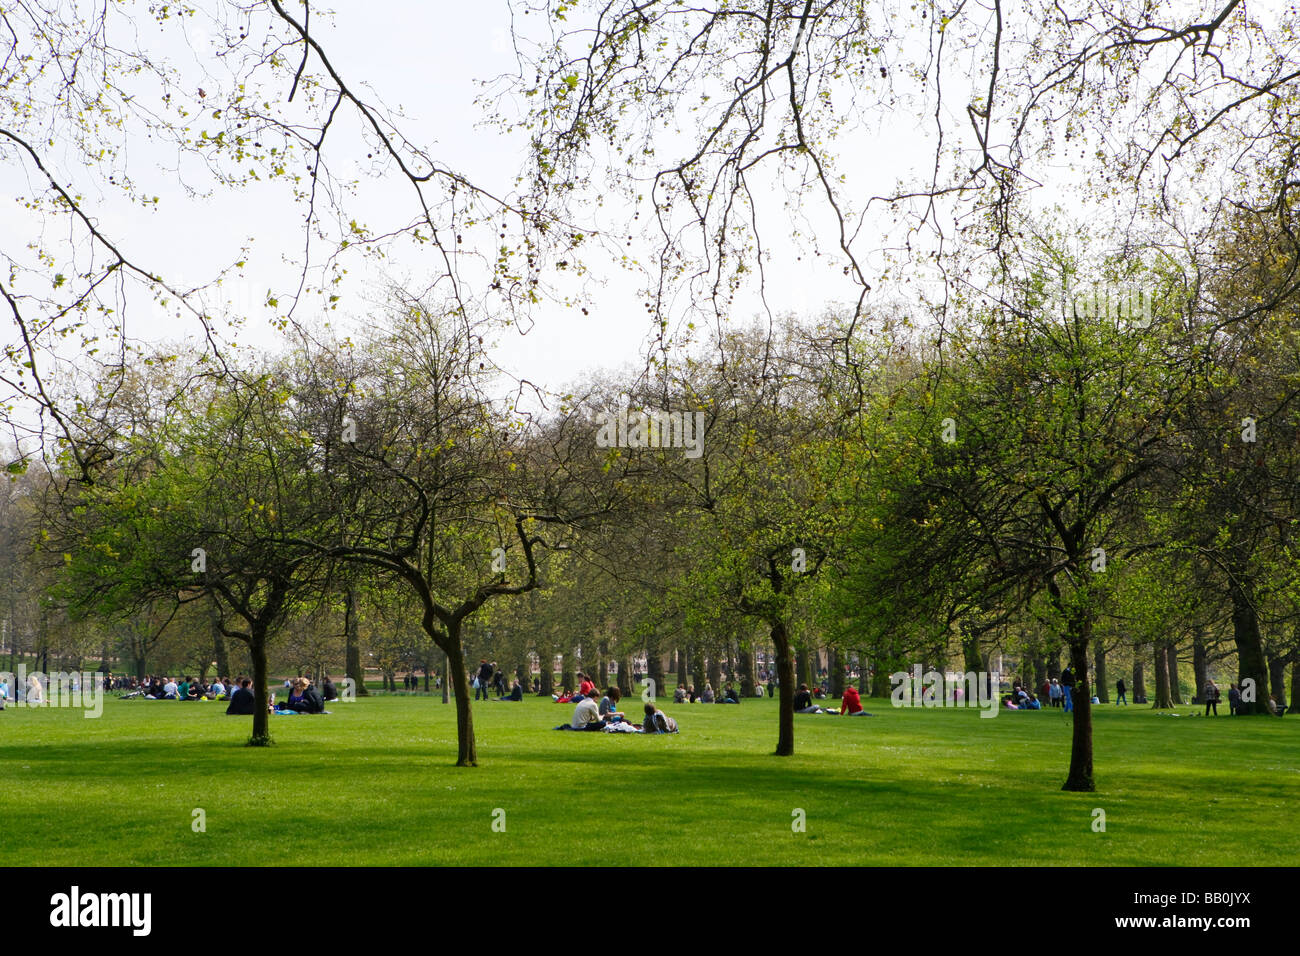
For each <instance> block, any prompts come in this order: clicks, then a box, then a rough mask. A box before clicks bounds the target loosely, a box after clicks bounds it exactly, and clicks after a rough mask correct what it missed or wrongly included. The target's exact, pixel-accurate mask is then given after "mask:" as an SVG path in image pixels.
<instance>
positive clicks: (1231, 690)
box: [1228, 684, 1241, 717]
mask: <svg viewBox="0 0 1300 956" xmlns="http://www.w3.org/2000/svg"><path fill="white" fill-rule="evenodd" d="M1239 710H1241V691H1240V690H1238V689H1237V685H1236V684H1229V685H1228V716H1229V717H1236V716H1237V711H1239Z"/></svg>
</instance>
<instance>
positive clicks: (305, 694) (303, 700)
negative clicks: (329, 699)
mask: <svg viewBox="0 0 1300 956" xmlns="http://www.w3.org/2000/svg"><path fill="white" fill-rule="evenodd" d="M280 709H281V710H292V711H294V712H295V713H299V714H319V713H322V712H324V710H325V701H324V699H323V698H322V697H321V695H320V691H318V690H317V689H316V688H315V687H312V686H311V682H310V681H308V680H307V678H305V677H295V678H294V680H293V687H292V688H291V689H290V690H289V698H288V700H286V701H285V702H284V703H283V704H280Z"/></svg>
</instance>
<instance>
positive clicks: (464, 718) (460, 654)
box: [444, 625, 478, 767]
mask: <svg viewBox="0 0 1300 956" xmlns="http://www.w3.org/2000/svg"><path fill="white" fill-rule="evenodd" d="M447 644H448V645H449V647H448V648H444V650H445V651H446V653H447V658H448V663H447V667H448V671H449V674H450V677H451V679H452V680H453V681H455V682H456V766H457V767H477V766H478V750H477V749H476V747H475V745H474V706H473V705H474V697H473V695H471V694H470V692H469V689H470V688H469V677H468V676H467V675H466V673H465V652H464V651H463V650H461V646H460V628H459V627H456V626H454V625H453V626H450V627H448V628H447Z"/></svg>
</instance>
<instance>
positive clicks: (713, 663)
mask: <svg viewBox="0 0 1300 956" xmlns="http://www.w3.org/2000/svg"><path fill="white" fill-rule="evenodd" d="M708 678H709V683H710V684H711V685H712V686H713V692H714V693H715V694H717V693H718V691H720V690H721V689H722V662H721V661H720V660H718V652H717V651H714V652H713V653H711V654H709V664H708ZM719 696H721V695H719Z"/></svg>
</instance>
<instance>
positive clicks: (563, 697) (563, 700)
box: [551, 687, 573, 704]
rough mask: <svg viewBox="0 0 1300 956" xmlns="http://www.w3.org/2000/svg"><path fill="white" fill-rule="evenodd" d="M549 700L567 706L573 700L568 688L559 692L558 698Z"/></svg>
mask: <svg viewBox="0 0 1300 956" xmlns="http://www.w3.org/2000/svg"><path fill="white" fill-rule="evenodd" d="M551 699H552V700H554V701H555V702H556V703H557V704H567V703H569V702H570V701H572V700H573V695H572V694H570V693H569V688H567V687H565V688H563V689H562V690H561V691H560V693H559V695H558V696H556V697H553V698H551Z"/></svg>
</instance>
